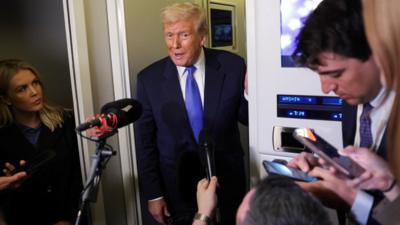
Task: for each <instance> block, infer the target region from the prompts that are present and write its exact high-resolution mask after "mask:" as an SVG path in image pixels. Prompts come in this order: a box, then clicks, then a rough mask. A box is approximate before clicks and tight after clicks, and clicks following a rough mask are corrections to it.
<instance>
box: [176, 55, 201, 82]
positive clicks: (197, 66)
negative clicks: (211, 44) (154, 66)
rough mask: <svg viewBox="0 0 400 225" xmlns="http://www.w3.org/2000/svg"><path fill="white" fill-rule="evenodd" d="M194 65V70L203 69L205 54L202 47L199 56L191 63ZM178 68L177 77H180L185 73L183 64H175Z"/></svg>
mask: <svg viewBox="0 0 400 225" xmlns="http://www.w3.org/2000/svg"><path fill="white" fill-rule="evenodd" d="M193 65H194V66H195V67H196V70H199V71H203V70H204V66H205V56H204V49H201V51H200V56H199V58H198V59H197V61H196V62H195V63H194V64H193ZM176 68H177V69H178V74H179V77H180V78H182V76H183V74H184V73H185V69H186V67H185V66H176Z"/></svg>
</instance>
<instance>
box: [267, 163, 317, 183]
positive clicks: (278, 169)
mask: <svg viewBox="0 0 400 225" xmlns="http://www.w3.org/2000/svg"><path fill="white" fill-rule="evenodd" d="M263 166H264V169H265V170H266V171H267V173H268V174H277V175H281V176H285V177H289V178H291V179H294V180H296V181H305V182H314V181H317V180H318V178H316V177H313V176H309V175H308V174H307V173H305V172H303V171H301V170H298V169H295V168H292V167H288V166H286V165H283V164H281V163H278V162H273V161H267V160H264V161H263Z"/></svg>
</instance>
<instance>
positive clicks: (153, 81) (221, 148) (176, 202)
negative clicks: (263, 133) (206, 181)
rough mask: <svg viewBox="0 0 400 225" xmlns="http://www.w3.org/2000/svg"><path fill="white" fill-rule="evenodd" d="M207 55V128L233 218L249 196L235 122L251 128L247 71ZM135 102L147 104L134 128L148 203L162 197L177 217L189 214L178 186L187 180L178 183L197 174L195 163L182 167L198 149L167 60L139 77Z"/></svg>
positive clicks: (227, 58)
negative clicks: (192, 174)
mask: <svg viewBox="0 0 400 225" xmlns="http://www.w3.org/2000/svg"><path fill="white" fill-rule="evenodd" d="M204 51H205V64H206V66H205V90H204V127H205V128H208V129H209V130H210V131H211V135H212V137H213V139H214V141H215V146H216V147H215V158H216V162H215V164H216V173H217V176H218V178H219V180H218V181H219V184H220V195H219V202H220V208H221V210H224V209H228V208H232V209H231V210H232V213H233V217H234V215H235V211H236V209H237V207H238V205H239V203H240V201H241V199H242V198H243V196H244V194H245V175H244V163H243V150H242V147H241V143H240V137H239V129H238V124H237V122H238V121H240V122H242V123H244V124H247V121H248V107H247V101H246V100H245V99H244V96H243V93H244V88H243V83H244V75H245V72H246V65H245V62H244V60H243V59H242V58H240V57H239V56H237V55H234V54H232V53H228V52H226V51H218V50H211V49H204ZM137 98H138V100H139V101H140V102H141V103H142V104H143V114H142V116H141V118H140V119H139V120H138V121H137V122H136V123H135V136H136V150H137V158H138V165H139V176H140V180H139V181H140V183H141V189H142V191H143V192H144V195H145V198H146V200H149V199H154V198H157V197H160V196H164V197H165V199H166V200H167V204H168V207H169V209H170V211H172V213H175V214H180V213H181V212H184V211H185V210H187V209H188V208H191V209H190V211H193V210H195V209H193V206H194V205H193V204H195V202H193V201H189V200H187V199H185V198H184V196H182V193H181V191H183V190H180V188H179V185H178V183H182V182H185V181H182V180H185V179H180V180H178V175H177V174H178V172H179V173H180V174H182V173H186V174H184V175H183V176H186V177H187V176H188V175H190V173H191V172H192V171H197V170H198V164H197V163H193V164H192V166H191V167H190V166H187V167H188V168H182V166H181V165H180V164H179V163H178V161H179V159H180V158H185V157H183V156H184V155H185V154H186V153H190V152H196V151H197V150H198V145H197V144H196V142H195V139H194V136H193V133H192V130H191V128H190V124H189V121H188V117H187V114H186V108H185V102H184V98H183V95H182V91H181V87H180V84H179V80H178V71H177V69H176V66H175V65H174V63H173V62H172V61H171V59H170V58H169V57H166V58H164V59H161V60H160V61H157V62H155V63H153V64H152V65H150V66H149V67H147V68H145V69H144V70H143V71H141V72H140V73H139V75H138V82H137ZM189 158H190V157H189ZM184 164H185V163H184ZM186 164H189V165H190V164H191V163H186ZM178 167H179V170H180V171H177V170H178ZM196 183H197V181H196ZM191 185H192V186H193V185H194V187H195V185H196V184H191ZM192 197H193V199H195V196H192ZM193 199H192V200H193Z"/></svg>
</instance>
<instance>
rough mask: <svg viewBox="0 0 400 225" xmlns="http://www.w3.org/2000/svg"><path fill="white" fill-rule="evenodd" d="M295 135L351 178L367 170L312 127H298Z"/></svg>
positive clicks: (294, 132)
mask: <svg viewBox="0 0 400 225" xmlns="http://www.w3.org/2000/svg"><path fill="white" fill-rule="evenodd" d="M293 137H294V138H295V139H296V140H298V141H299V142H300V143H302V144H304V145H305V146H306V147H307V148H309V149H310V150H311V151H312V152H314V153H315V154H317V155H318V156H319V157H321V158H322V159H324V160H325V161H326V162H327V163H328V164H329V165H330V166H332V167H334V168H335V169H336V170H337V171H339V172H340V173H342V174H344V175H345V176H347V177H349V178H354V177H358V176H360V175H361V174H362V173H363V172H364V171H365V170H364V168H362V167H361V166H360V165H358V164H357V163H356V162H354V161H353V160H351V159H350V158H348V157H345V156H341V155H339V153H338V151H337V149H336V148H335V147H333V146H332V145H331V144H329V143H328V142H327V141H325V140H324V139H323V138H321V137H320V136H318V135H317V134H316V133H315V132H314V131H313V130H312V129H310V128H297V129H295V130H294V131H293Z"/></svg>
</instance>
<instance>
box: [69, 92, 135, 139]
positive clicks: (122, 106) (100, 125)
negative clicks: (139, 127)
mask: <svg viewBox="0 0 400 225" xmlns="http://www.w3.org/2000/svg"><path fill="white" fill-rule="evenodd" d="M141 114H142V105H141V104H140V103H139V102H138V101H136V100H135V99H132V98H125V99H120V100H117V101H114V102H109V103H107V104H105V105H104V106H103V107H101V114H100V115H96V118H95V119H93V120H91V121H88V122H85V123H82V124H80V125H79V126H78V127H76V129H75V130H76V131H78V132H82V131H85V130H87V129H90V128H92V127H96V129H97V130H96V133H106V132H110V131H113V130H115V129H118V128H121V127H124V126H126V125H128V124H130V123H133V122H135V121H136V120H137V119H139V117H140V115H141Z"/></svg>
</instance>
